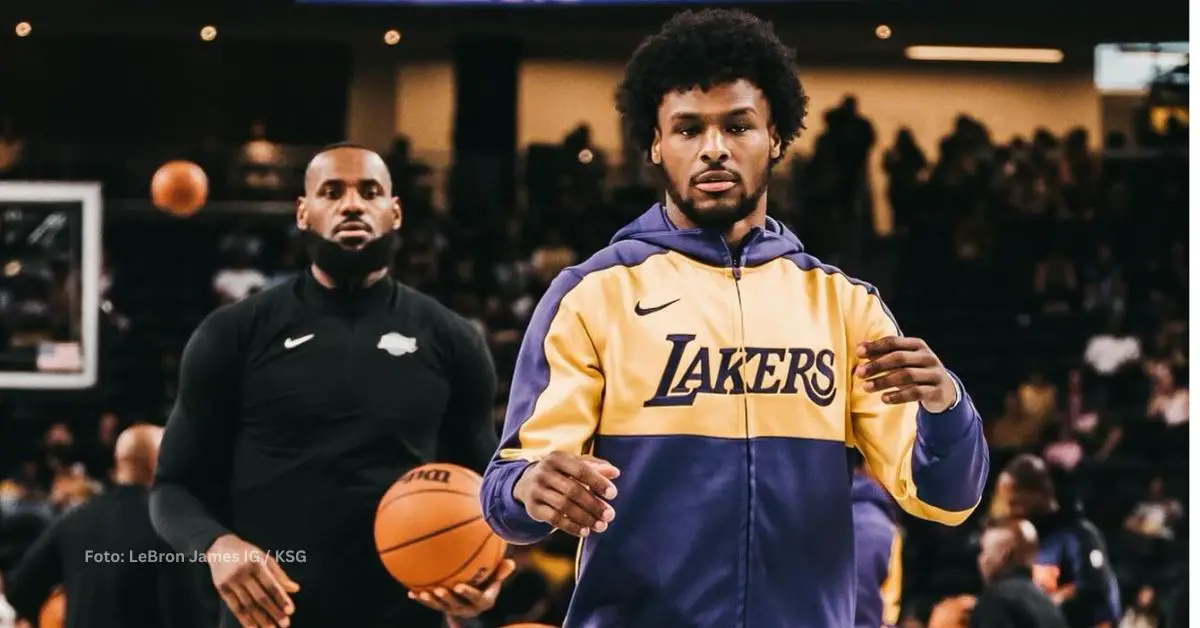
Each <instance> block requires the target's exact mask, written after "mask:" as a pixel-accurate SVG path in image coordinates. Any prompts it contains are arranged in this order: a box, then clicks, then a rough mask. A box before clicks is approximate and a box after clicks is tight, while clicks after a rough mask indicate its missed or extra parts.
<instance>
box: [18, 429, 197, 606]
mask: <svg viewBox="0 0 1200 628" xmlns="http://www.w3.org/2000/svg"><path fill="white" fill-rule="evenodd" d="M161 439H162V428H160V427H157V426H152V425H135V426H133V427H130V428H129V429H127V430H125V431H124V432H123V433H122V434H121V436H120V437H119V438H118V439H117V443H116V447H115V451H114V456H113V457H114V459H115V460H114V463H115V467H114V470H113V486H112V487H111V488H110V489H108V490H107V491H105V492H104V493H103V494H101V495H99V496H97V497H93V498H92V499H91V500H89V501H88V502H86V503H84V504H83V505H81V506H79V507H77V508H75V509H74V510H71V511H69V512H67V513H66V514H65V515H63V516H62V518H60V519H59V520H58V521H57V522H55V523H54V524H53V525H52V526H51V527H50V529H49V530H47V531H46V532H45V533H44V534H42V536H41V537H40V538H38V540H37V542H35V543H34V544H33V546H32V547H30V548H29V550H28V551H27V552H25V555H24V557H23V558H22V559H21V562H20V563H19V564H18V566H17V569H16V570H15V571H14V572H13V574H12V575H11V577H10V579H9V589H8V598H9V601H10V603H11V604H12V606H13V608H14V609H16V611H17V616H18V617H23V618H25V619H29V620H33V619H36V618H37V616H38V611H39V609H40V608H41V606H42V603H43V602H45V600H46V599H47V598H48V597H49V595H50V593H51V591H52V590H53V589H54V587H55V586H57V585H60V584H61V585H62V586H63V589H64V593H65V595H66V600H67V604H66V621H65V625H66V626H67V628H90V627H96V628H107V627H109V626H113V627H116V626H121V627H122V628H160V627H161V628H208V627H210V626H212V624H213V622H214V621H215V620H216V617H217V613H216V611H217V608H216V596H214V595H211V594H209V595H206V593H208V591H206V590H205V589H204V588H203V585H204V584H205V582H204V581H205V577H204V576H205V573H204V569H203V568H202V567H201V566H200V565H197V564H194V563H193V562H192V561H189V560H186V558H185V557H181V556H179V555H177V554H176V553H175V552H174V551H172V550H171V548H170V547H168V546H167V544H166V543H165V542H163V540H162V539H160V538H159V537H158V534H156V533H155V531H154V528H153V527H152V526H151V525H150V507H149V500H150V492H149V486H150V481H151V479H152V478H153V477H154V461H155V459H156V457H157V455H158V447H159V442H160V441H161Z"/></svg>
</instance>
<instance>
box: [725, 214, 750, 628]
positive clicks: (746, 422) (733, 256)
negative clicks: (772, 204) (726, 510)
mask: <svg viewBox="0 0 1200 628" xmlns="http://www.w3.org/2000/svg"><path fill="white" fill-rule="evenodd" d="M754 235H755V234H753V233H751V234H749V235H747V236H746V237H747V238H748V239H747V240H746V241H744V242H743V244H742V246H740V247H739V249H738V252H737V253H734V252H733V250H732V248H730V247H729V243H728V242H726V243H725V247H726V250H728V251H729V256H730V260H731V262H732V264H733V289H734V292H735V293H737V304H738V335H737V349H738V357H739V358H740V359H741V362H740V363H739V365H738V370H739V371H740V372H739V373H738V375H739V376H740V378H741V382H742V390H741V397H742V435H743V444H744V445H745V447H746V484H747V486H746V542H745V550H746V557H745V560H744V561H743V565H742V569H743V570H744V572H743V573H745V578H746V587H745V589H743V591H742V598H743V599H742V627H743V628H745V627H746V626H747V622H748V620H749V614H750V537H751V535H752V534H753V530H754V462H753V456H754V453H753V451H752V449H751V447H750V400H749V398H748V397H747V396H746V316H745V313H744V311H743V307H742V284H741V281H742V263H743V260H744V258H745V249H746V247H747V246H748V245H749V243H750V240H749V238H753V237H754Z"/></svg>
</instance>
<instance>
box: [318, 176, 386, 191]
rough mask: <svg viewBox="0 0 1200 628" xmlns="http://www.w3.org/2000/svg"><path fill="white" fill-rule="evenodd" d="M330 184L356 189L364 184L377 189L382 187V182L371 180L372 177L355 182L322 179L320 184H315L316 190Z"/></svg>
mask: <svg viewBox="0 0 1200 628" xmlns="http://www.w3.org/2000/svg"><path fill="white" fill-rule="evenodd" d="M331 183H341V184H343V185H353V186H354V187H358V186H360V185H363V184H364V183H365V184H375V185H378V186H379V187H383V182H382V181H380V180H379V179H376V178H373V177H368V178H366V179H358V180H355V181H351V180H347V179H338V178H332V179H322V180H321V182H320V183H318V184H317V188H318V189H320V188H323V187H325V186H327V185H329V184H331Z"/></svg>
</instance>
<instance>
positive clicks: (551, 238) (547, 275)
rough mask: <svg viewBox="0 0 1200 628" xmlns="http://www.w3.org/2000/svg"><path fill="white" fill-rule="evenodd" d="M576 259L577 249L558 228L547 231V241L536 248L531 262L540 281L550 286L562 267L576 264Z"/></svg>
mask: <svg viewBox="0 0 1200 628" xmlns="http://www.w3.org/2000/svg"><path fill="white" fill-rule="evenodd" d="M576 259H578V258H577V257H576V255H575V251H574V250H572V249H571V247H569V246H567V245H566V243H565V242H563V240H562V235H561V234H560V233H559V232H558V231H557V230H551V231H549V232H548V233H546V238H545V243H544V244H542V245H541V246H539V247H538V248H536V249H534V251H533V257H532V258H530V260H529V263H530V266H532V268H533V273H534V277H535V278H536V279H537V281H538V283H540V284H541V285H542V286H548V285H550V281H551V280H553V279H554V278H555V277H556V276H558V273H559V272H561V271H562V269H564V268H566V267H568V266H570V265H572V264H574V263H575V261H576Z"/></svg>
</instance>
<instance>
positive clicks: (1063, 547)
mask: <svg viewBox="0 0 1200 628" xmlns="http://www.w3.org/2000/svg"><path fill="white" fill-rule="evenodd" d="M992 506H993V507H992V511H991V513H990V514H991V518H992V520H993V521H995V522H1006V521H1012V520H1020V519H1024V520H1028V521H1030V522H1031V523H1033V525H1034V527H1035V528H1036V533H1037V538H1039V539H1040V543H1039V544H1038V553H1037V560H1036V568H1037V570H1038V571H1039V572H1040V573H1039V574H1038V582H1039V583H1040V584H1041V585H1042V586H1043V588H1045V589H1046V590H1047V592H1048V593H1049V594H1050V596H1051V599H1053V600H1055V601H1056V602H1057V603H1058V604H1059V605H1060V607H1061V608H1062V610H1063V615H1064V616H1065V617H1066V619H1067V622H1068V625H1069V626H1070V627H1071V628H1114V627H1115V625H1116V622H1117V620H1118V619H1119V618H1120V616H1121V604H1120V597H1119V591H1118V589H1117V580H1116V576H1115V574H1114V573H1113V571H1112V566H1111V565H1110V562H1109V555H1108V549H1107V547H1106V545H1105V542H1104V538H1103V537H1102V536H1101V534H1100V532H1099V530H1097V529H1096V526H1095V525H1093V524H1092V523H1091V522H1090V521H1088V520H1087V519H1086V518H1084V516H1083V514H1082V512H1080V509H1079V506H1078V505H1077V504H1076V503H1075V502H1073V501H1072V502H1070V503H1065V504H1060V503H1059V501H1058V496H1057V491H1056V489H1055V486H1054V480H1053V478H1052V477H1051V474H1050V469H1049V468H1048V467H1047V465H1046V463H1045V462H1044V461H1043V460H1042V459H1041V458H1039V457H1037V456H1033V455H1029V454H1022V455H1020V456H1017V457H1016V458H1014V459H1013V460H1012V461H1011V462H1009V463H1008V465H1006V466H1005V467H1004V469H1003V471H1001V473H1000V476H999V477H998V479H997V480H996V490H995V494H994V495H993V497H992Z"/></svg>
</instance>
